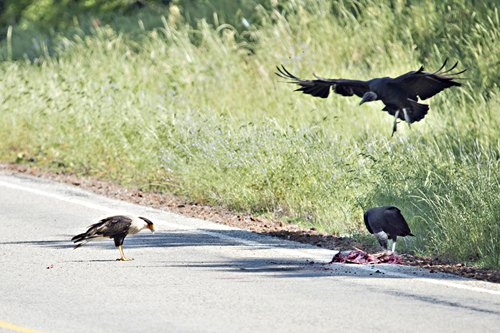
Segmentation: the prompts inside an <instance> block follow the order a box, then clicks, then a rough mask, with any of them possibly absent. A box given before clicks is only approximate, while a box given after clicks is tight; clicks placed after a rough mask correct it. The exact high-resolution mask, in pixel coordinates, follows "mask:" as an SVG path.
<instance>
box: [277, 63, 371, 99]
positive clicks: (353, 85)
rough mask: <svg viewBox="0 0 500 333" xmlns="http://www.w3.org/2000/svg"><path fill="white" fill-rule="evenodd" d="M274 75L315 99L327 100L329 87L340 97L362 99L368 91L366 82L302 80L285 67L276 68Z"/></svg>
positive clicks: (321, 79)
mask: <svg viewBox="0 0 500 333" xmlns="http://www.w3.org/2000/svg"><path fill="white" fill-rule="evenodd" d="M276 68H277V70H278V71H277V72H276V75H278V76H279V77H281V78H283V79H287V80H289V81H288V82H289V83H294V84H297V85H299V86H300V87H299V88H297V89H296V91H302V92H303V93H304V94H309V95H312V96H315V97H321V98H327V97H328V95H329V94H330V87H332V89H333V91H334V92H335V93H337V94H340V95H342V96H352V95H356V96H359V97H363V95H364V94H365V93H366V92H367V91H369V90H370V89H369V87H368V82H366V81H360V80H347V79H324V78H320V77H316V79H314V80H303V79H300V78H298V77H296V76H295V75H293V74H291V73H290V72H289V71H288V70H287V69H286V68H285V66H281V67H276Z"/></svg>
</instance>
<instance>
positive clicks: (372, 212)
mask: <svg viewBox="0 0 500 333" xmlns="http://www.w3.org/2000/svg"><path fill="white" fill-rule="evenodd" d="M364 220H365V225H366V228H367V229H368V231H369V232H370V234H374V235H375V236H376V237H377V239H378V242H379V244H380V246H382V247H383V248H384V249H385V250H386V251H387V240H388V239H391V240H392V252H394V251H395V250H396V239H397V237H398V236H401V237H404V236H413V234H412V233H411V231H410V227H409V226H408V224H407V223H406V221H405V218H404V217H403V215H402V214H401V211H400V210H399V209H398V208H397V207H394V206H383V207H375V208H370V209H368V210H367V211H366V212H365V215H364Z"/></svg>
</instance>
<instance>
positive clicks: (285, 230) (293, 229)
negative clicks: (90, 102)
mask: <svg viewBox="0 0 500 333" xmlns="http://www.w3.org/2000/svg"><path fill="white" fill-rule="evenodd" d="M0 170H3V171H10V172H15V173H20V174H27V175H30V176H35V177H40V178H45V179H51V180H55V181H58V182H64V183H68V184H72V185H75V186H79V187H81V188H82V189H85V190H88V191H91V192H94V193H97V194H101V195H105V196H108V197H112V198H116V199H120V200H124V201H128V202H132V203H136V204H140V205H144V206H149V207H153V208H159V209H164V210H169V211H172V212H175V213H178V214H181V215H185V216H190V217H196V218H200V219H204V220H209V221H213V222H217V223H223V224H226V225H229V226H233V227H238V228H241V229H246V230H250V231H253V232H256V233H259V234H266V235H271V236H275V237H279V238H283V239H288V240H291V241H296V242H300V243H307V244H313V245H316V246H319V247H323V248H327V249H332V250H347V249H352V248H354V247H356V248H365V249H366V247H365V246H364V244H362V243H360V242H357V241H355V240H354V239H352V238H348V237H338V236H335V235H331V234H326V233H322V232H319V231H318V230H316V229H315V228H310V229H304V228H301V227H300V226H298V225H295V224H289V223H285V222H282V221H278V220H272V219H265V218H262V217H255V216H252V215H239V214H237V213H234V212H231V211H229V210H227V209H225V208H223V207H213V206H206V205H199V204H196V203H193V202H188V201H186V200H183V199H181V198H178V197H175V196H172V195H169V194H163V193H151V192H144V191H141V190H140V189H134V188H127V187H123V186H120V185H118V184H115V183H113V182H109V181H103V180H99V179H95V178H93V177H81V176H75V175H71V174H61V173H54V172H48V171H45V170H42V169H40V168H37V167H33V166H25V165H17V164H0ZM402 256H403V264H404V265H409V266H416V267H421V268H425V269H428V270H429V271H430V272H431V273H433V272H446V273H451V274H456V275H460V276H466V277H469V278H473V279H477V280H485V281H490V282H495V283H500V270H489V269H483V268H478V267H474V266H470V265H467V264H465V263H460V262H453V261H450V260H447V259H444V258H437V257H436V258H432V257H419V256H414V255H410V254H403V255H402Z"/></svg>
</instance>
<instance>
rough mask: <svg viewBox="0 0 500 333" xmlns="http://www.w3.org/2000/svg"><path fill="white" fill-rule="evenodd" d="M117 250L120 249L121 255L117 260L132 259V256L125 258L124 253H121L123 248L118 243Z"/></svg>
mask: <svg viewBox="0 0 500 333" xmlns="http://www.w3.org/2000/svg"><path fill="white" fill-rule="evenodd" d="M118 251H120V255H121V257H120V258H118V259H116V260H118V261H129V260H134V258H126V257H125V254H123V248H122V246H121V245H118Z"/></svg>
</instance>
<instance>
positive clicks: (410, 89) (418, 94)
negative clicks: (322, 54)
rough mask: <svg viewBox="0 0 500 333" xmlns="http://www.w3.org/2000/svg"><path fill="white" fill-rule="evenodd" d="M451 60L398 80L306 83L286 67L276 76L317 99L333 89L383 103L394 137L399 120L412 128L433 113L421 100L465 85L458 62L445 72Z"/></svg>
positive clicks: (321, 80) (325, 80)
mask: <svg viewBox="0 0 500 333" xmlns="http://www.w3.org/2000/svg"><path fill="white" fill-rule="evenodd" d="M447 60H448V59H446V60H445V62H444V64H443V65H442V66H441V67H440V68H439V69H438V70H437V71H435V72H433V73H429V72H425V71H424V67H423V66H421V67H420V68H419V69H418V70H416V71H411V72H408V73H406V74H403V75H400V76H398V77H396V78H390V77H382V78H375V79H371V80H367V81H361V80H347V79H324V78H320V77H318V76H316V75H315V76H316V79H314V80H302V79H300V78H298V77H296V76H295V75H293V74H291V73H290V72H289V71H288V70H287V69H286V68H285V66H283V65H282V66H281V67H277V69H278V71H277V72H276V75H278V76H279V77H281V78H284V79H287V80H290V81H288V82H289V83H294V84H298V85H299V86H300V87H299V88H297V89H296V91H302V92H303V93H304V94H309V95H312V96H315V97H321V98H327V97H328V95H329V93H330V87H332V88H333V91H334V92H335V93H337V94H340V95H342V96H352V95H356V96H358V97H361V98H362V99H361V102H360V103H359V105H361V104H363V103H365V102H371V101H378V100H380V101H382V102H383V103H384V104H385V107H384V108H383V109H382V111H387V112H389V114H391V115H393V116H394V125H393V128H392V135H394V132H396V129H397V120H398V118H399V119H401V120H404V121H406V122H407V123H408V125H410V124H411V123H413V122H416V121H420V120H421V119H423V118H424V117H425V115H426V114H427V111H428V110H429V105H427V104H421V103H418V99H421V100H426V99H428V98H430V97H432V96H434V95H436V94H437V93H439V92H441V91H443V90H444V89H446V88H450V87H453V86H461V84H460V83H459V82H456V81H454V80H455V79H457V78H456V75H459V74H462V73H463V72H465V70H463V71H460V72H455V73H452V72H451V71H452V70H453V69H455V67H457V64H458V62H456V63H455V64H454V65H453V66H451V68H449V69H448V70H445V71H443V69H444V68H445V66H446V63H447Z"/></svg>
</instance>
